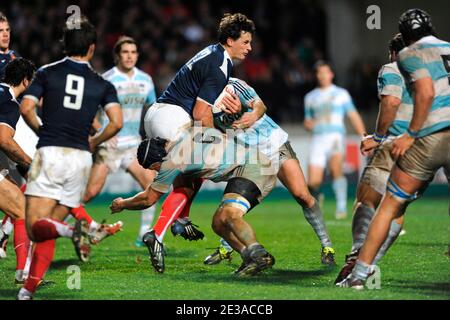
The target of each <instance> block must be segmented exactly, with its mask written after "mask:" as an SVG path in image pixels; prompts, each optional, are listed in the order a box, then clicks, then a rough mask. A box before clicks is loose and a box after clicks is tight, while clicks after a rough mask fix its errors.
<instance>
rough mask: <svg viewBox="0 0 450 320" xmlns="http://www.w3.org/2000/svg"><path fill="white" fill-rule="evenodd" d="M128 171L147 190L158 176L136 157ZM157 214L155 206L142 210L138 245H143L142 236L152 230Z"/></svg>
mask: <svg viewBox="0 0 450 320" xmlns="http://www.w3.org/2000/svg"><path fill="white" fill-rule="evenodd" d="M127 171H128V172H129V173H130V174H131V176H132V177H133V178H134V180H136V181H137V182H138V183H139V185H140V186H141V188H142V189H143V190H145V189H146V188H147V187H148V186H149V184H151V183H152V181H153V179H154V178H155V177H156V171H154V170H148V169H144V168H143V167H142V166H141V165H140V164H139V162H138V161H137V159H135V160H134V161H133V162H132V163H131V164H130V166H129V167H128V168H127ZM154 216H155V206H151V207H150V208H147V209H144V210H141V226H140V228H139V233H138V237H137V239H136V243H135V244H136V246H139V247H140V246H143V245H144V244H143V242H142V237H143V236H144V234H145V233H147V232H148V231H150V228H151V225H152V223H153V218H154Z"/></svg>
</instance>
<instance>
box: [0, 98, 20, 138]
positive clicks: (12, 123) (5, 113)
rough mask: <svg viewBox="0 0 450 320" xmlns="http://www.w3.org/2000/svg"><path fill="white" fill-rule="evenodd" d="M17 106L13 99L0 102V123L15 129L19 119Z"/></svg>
mask: <svg viewBox="0 0 450 320" xmlns="http://www.w3.org/2000/svg"><path fill="white" fill-rule="evenodd" d="M19 117H20V113H19V106H18V105H17V103H15V102H13V101H8V102H7V103H4V104H2V106H1V110H0V125H7V126H8V127H10V128H11V129H13V130H14V131H15V130H16V125H17V121H19Z"/></svg>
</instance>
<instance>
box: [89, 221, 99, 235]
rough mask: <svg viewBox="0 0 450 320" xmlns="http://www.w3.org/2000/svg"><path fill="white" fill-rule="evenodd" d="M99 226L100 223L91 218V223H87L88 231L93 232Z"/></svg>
mask: <svg viewBox="0 0 450 320" xmlns="http://www.w3.org/2000/svg"><path fill="white" fill-rule="evenodd" d="M98 228H100V224H98V223H97V222H95V221H94V220H92V222H91V224H90V225H89V233H94V232H96V231H97V230H98Z"/></svg>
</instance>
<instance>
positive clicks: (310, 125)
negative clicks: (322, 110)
mask: <svg viewBox="0 0 450 320" xmlns="http://www.w3.org/2000/svg"><path fill="white" fill-rule="evenodd" d="M304 104H305V120H303V126H304V127H305V129H306V130H307V131H313V129H314V119H313V113H312V107H311V106H310V104H309V101H308V98H306V97H305V102H304Z"/></svg>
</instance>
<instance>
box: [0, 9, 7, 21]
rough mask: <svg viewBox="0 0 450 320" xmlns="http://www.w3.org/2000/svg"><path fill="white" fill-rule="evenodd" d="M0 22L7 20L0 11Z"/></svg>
mask: <svg viewBox="0 0 450 320" xmlns="http://www.w3.org/2000/svg"><path fill="white" fill-rule="evenodd" d="M0 22H8V18H7V17H6V16H5V14H4V13H3V12H1V11H0Z"/></svg>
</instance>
